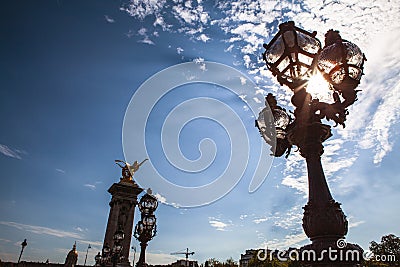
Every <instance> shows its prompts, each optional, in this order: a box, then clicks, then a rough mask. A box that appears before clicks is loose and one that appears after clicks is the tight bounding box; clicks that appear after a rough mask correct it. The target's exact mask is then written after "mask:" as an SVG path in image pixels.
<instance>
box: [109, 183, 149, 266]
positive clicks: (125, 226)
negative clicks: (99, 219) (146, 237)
mask: <svg viewBox="0 0 400 267" xmlns="http://www.w3.org/2000/svg"><path fill="white" fill-rule="evenodd" d="M142 191H143V189H142V188H140V187H139V186H138V185H137V184H136V183H135V182H134V181H132V180H131V181H124V180H121V181H120V182H119V183H114V184H113V185H112V186H111V187H110V189H108V192H109V193H110V194H111V196H112V198H111V201H110V213H109V216H108V222H107V229H106V233H105V237H104V243H103V246H104V245H108V246H109V247H110V248H112V247H113V245H114V240H113V236H114V233H115V232H116V231H117V230H118V229H119V227H122V230H123V231H124V234H125V238H124V240H122V245H123V249H122V254H121V255H122V256H123V257H124V258H123V260H122V262H121V263H119V265H122V266H130V262H129V251H130V247H131V239H132V229H133V220H134V215H135V207H136V205H137V204H138V201H137V196H138V195H139V194H140V193H141V192H142Z"/></svg>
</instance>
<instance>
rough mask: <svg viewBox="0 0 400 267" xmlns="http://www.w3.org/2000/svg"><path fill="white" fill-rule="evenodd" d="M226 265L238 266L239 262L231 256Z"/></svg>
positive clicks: (226, 266)
mask: <svg viewBox="0 0 400 267" xmlns="http://www.w3.org/2000/svg"><path fill="white" fill-rule="evenodd" d="M224 266H225V267H237V266H238V264H237V263H236V262H235V261H234V260H233V259H232V257H231V258H229V259H227V260H226V261H225V263H224Z"/></svg>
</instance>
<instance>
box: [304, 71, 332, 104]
mask: <svg viewBox="0 0 400 267" xmlns="http://www.w3.org/2000/svg"><path fill="white" fill-rule="evenodd" d="M306 90H307V92H308V93H310V94H311V96H312V97H313V98H318V99H319V100H320V101H324V102H329V101H330V100H331V94H332V90H330V89H329V83H328V82H327V81H326V80H325V79H324V77H323V76H322V74H321V73H319V72H317V73H316V74H315V75H313V76H312V77H311V78H310V80H308V83H307V88H306Z"/></svg>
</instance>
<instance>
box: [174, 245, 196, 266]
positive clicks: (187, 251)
mask: <svg viewBox="0 0 400 267" xmlns="http://www.w3.org/2000/svg"><path fill="white" fill-rule="evenodd" d="M177 254H184V255H185V256H186V266H189V261H188V258H189V255H193V254H194V252H193V251H191V252H189V248H186V252H173V253H171V255H177Z"/></svg>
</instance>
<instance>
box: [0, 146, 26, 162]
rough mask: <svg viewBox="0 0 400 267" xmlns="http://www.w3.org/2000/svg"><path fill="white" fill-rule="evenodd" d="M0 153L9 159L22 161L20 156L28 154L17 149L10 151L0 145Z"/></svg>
mask: <svg viewBox="0 0 400 267" xmlns="http://www.w3.org/2000/svg"><path fill="white" fill-rule="evenodd" d="M0 153H1V154H3V155H5V156H7V157H10V158H15V159H22V155H26V154H28V153H27V152H26V151H24V150H19V149H12V148H10V147H8V146H6V145H2V144H0Z"/></svg>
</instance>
